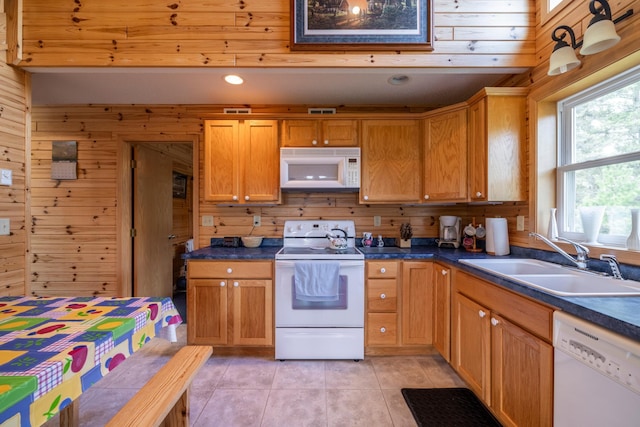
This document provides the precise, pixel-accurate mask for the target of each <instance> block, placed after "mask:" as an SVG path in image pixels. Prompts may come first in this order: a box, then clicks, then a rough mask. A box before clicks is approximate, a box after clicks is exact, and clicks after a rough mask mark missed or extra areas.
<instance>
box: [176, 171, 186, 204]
mask: <svg viewBox="0 0 640 427" xmlns="http://www.w3.org/2000/svg"><path fill="white" fill-rule="evenodd" d="M173 198H174V199H186V198H187V176H186V175H184V174H181V173H178V172H173Z"/></svg>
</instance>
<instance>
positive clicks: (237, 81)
mask: <svg viewBox="0 0 640 427" xmlns="http://www.w3.org/2000/svg"><path fill="white" fill-rule="evenodd" d="M224 81H225V82H227V83H229V84H232V85H241V84H242V83H244V80H242V77H240V76H236V75H235V74H228V75H226V76H224Z"/></svg>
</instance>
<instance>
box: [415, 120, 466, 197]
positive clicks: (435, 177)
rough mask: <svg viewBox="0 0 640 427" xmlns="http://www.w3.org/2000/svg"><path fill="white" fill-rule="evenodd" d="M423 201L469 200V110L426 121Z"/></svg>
mask: <svg viewBox="0 0 640 427" xmlns="http://www.w3.org/2000/svg"><path fill="white" fill-rule="evenodd" d="M425 134H426V135H425V140H426V141H425V143H426V145H425V150H424V201H464V200H466V199H467V186H468V182H467V110H466V108H465V109H463V110H458V111H452V112H448V113H445V114H441V115H438V116H434V117H430V118H428V119H427V120H426V121H425Z"/></svg>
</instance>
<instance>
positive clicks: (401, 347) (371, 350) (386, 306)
mask: <svg viewBox="0 0 640 427" xmlns="http://www.w3.org/2000/svg"><path fill="white" fill-rule="evenodd" d="M366 266H367V268H366V271H367V273H366V275H367V278H366V300H367V305H366V323H365V334H366V342H365V345H366V347H367V352H368V354H408V353H411V352H416V353H420V352H423V351H424V350H426V348H427V347H428V346H429V345H431V344H432V342H433V322H432V317H433V280H432V276H433V273H432V269H433V263H432V262H430V261H428V262H422V261H399V260H372V261H367V264H366ZM385 348H387V349H386V350H385Z"/></svg>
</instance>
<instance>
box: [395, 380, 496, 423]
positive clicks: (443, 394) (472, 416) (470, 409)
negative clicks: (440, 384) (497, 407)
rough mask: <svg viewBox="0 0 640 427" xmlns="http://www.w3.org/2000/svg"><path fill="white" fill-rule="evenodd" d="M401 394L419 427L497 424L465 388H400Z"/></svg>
mask: <svg viewBox="0 0 640 427" xmlns="http://www.w3.org/2000/svg"><path fill="white" fill-rule="evenodd" d="M402 395H403V396H404V400H405V401H406V402H407V405H409V409H411V413H412V414H413V418H415V420H416V422H417V423H418V425H419V426H421V427H426V426H429V427H444V426H452V427H453V426H455V427H467V426H468V427H480V426H496V427H500V423H499V422H498V421H497V420H496V419H495V417H494V416H493V415H492V414H491V413H490V412H489V410H488V409H487V408H486V407H485V406H484V405H483V403H482V402H481V401H480V400H479V399H478V398H477V397H476V396H475V394H473V392H472V391H471V390H469V389H467V388H403V389H402Z"/></svg>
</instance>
